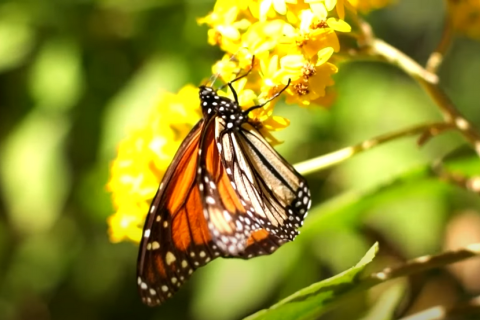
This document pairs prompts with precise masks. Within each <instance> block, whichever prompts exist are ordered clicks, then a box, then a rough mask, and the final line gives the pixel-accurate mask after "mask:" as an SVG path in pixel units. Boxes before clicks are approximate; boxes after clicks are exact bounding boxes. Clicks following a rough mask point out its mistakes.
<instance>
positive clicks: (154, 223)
mask: <svg viewBox="0 0 480 320" xmlns="http://www.w3.org/2000/svg"><path fill="white" fill-rule="evenodd" d="M229 86H230V88H231V89H232V87H231V85H230V84H229ZM232 91H233V89H232ZM233 93H234V97H235V100H232V99H229V98H226V97H222V96H219V95H218V94H217V93H216V91H215V90H214V89H213V88H211V87H207V86H201V87H200V90H199V95H200V101H201V107H202V113H203V119H202V120H200V121H199V123H197V125H196V126H195V127H194V128H193V129H192V130H191V132H190V133H189V134H188V136H187V137H186V138H185V140H184V141H183V143H182V145H181V146H180V148H179V150H178V151H177V154H176V155H175V157H174V160H173V162H172V164H171V165H170V166H169V168H168V169H167V172H166V173H165V176H164V178H163V180H162V183H161V184H160V187H159V189H158V191H157V194H156V195H155V197H154V199H153V201H152V204H151V207H150V211H149V213H148V216H147V219H146V222H145V227H144V233H143V238H142V241H141V243H140V252H139V258H138V259H139V260H138V270H137V273H138V278H137V281H138V287H139V292H140V295H141V297H142V300H143V302H144V303H146V304H147V305H151V306H154V305H158V304H161V303H162V302H164V301H165V300H166V299H167V298H169V297H170V296H171V295H172V294H173V293H175V292H176V291H177V290H178V288H179V287H180V286H181V284H182V283H183V282H185V280H186V279H187V278H188V277H189V276H190V275H191V274H192V273H193V271H194V270H195V269H197V268H198V267H200V266H203V265H205V264H206V263H208V262H210V261H211V260H213V259H215V258H217V257H239V258H244V259H249V258H252V257H254V256H258V255H264V254H270V253H272V252H274V251H275V250H276V249H277V248H278V247H280V246H281V245H282V244H283V243H285V242H287V241H291V240H293V239H294V238H295V236H296V235H297V234H298V231H297V228H298V227H300V226H301V225H302V223H303V219H304V218H305V216H306V213H307V210H308V209H309V207H310V202H311V201H310V191H309V189H308V186H307V184H306V181H305V179H304V178H303V177H302V176H301V175H300V174H298V173H297V172H296V171H295V169H294V168H293V167H292V166H291V165H290V164H288V163H287V162H286V161H285V160H284V159H283V158H282V157H281V156H280V155H279V154H278V153H277V152H276V151H275V150H274V149H273V148H272V147H271V146H270V145H269V144H268V142H267V141H266V140H265V138H264V137H263V136H262V135H261V133H260V132H259V131H258V130H257V128H256V126H255V125H254V124H253V122H252V121H251V120H249V118H248V112H249V111H251V110H252V109H254V108H257V107H260V106H255V107H252V108H250V109H249V110H246V111H244V110H242V108H241V107H240V106H239V105H238V102H237V101H238V99H237V96H236V93H235V92H234V91H233Z"/></svg>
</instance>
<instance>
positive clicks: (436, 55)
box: [426, 19, 453, 73]
mask: <svg viewBox="0 0 480 320" xmlns="http://www.w3.org/2000/svg"><path fill="white" fill-rule="evenodd" d="M452 38H453V30H452V25H451V22H450V19H446V22H445V25H444V27H443V32H442V38H441V39H440V42H439V43H438V46H437V48H436V49H435V51H434V52H432V54H431V55H430V57H429V58H428V61H427V66H426V69H427V71H429V72H431V73H437V71H438V68H439V67H440V65H441V64H442V62H443V58H444V57H445V53H446V52H447V51H448V49H449V48H450V45H451V43H452Z"/></svg>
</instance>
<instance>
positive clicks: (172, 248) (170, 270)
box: [137, 120, 219, 306]
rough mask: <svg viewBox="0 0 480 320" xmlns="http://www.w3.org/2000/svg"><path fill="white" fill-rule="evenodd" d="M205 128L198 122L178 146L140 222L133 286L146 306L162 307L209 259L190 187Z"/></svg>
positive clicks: (196, 200)
mask: <svg viewBox="0 0 480 320" xmlns="http://www.w3.org/2000/svg"><path fill="white" fill-rule="evenodd" d="M205 126H207V127H208V126H209V124H206V123H205V122H204V121H203V120H202V121H200V122H199V123H198V124H197V125H196V126H195V127H194V128H193V129H192V131H191V132H190V134H189V135H188V136H187V138H186V139H185V140H184V142H183V143H182V145H181V146H180V148H179V150H178V151H177V153H176V155H175V157H174V160H173V162H172V164H171V165H170V167H169V168H168V169H167V172H166V174H165V176H164V178H163V180H162V183H161V184H160V187H159V189H158V191H157V194H156V195H155V197H154V199H153V202H152V204H151V206H150V210H149V213H148V216H147V219H146V222H145V227H144V231H143V237H142V240H141V243H140V251H139V256H138V270H137V283H138V288H139V292H140V295H141V297H142V300H143V302H144V303H146V304H147V305H150V306H154V305H158V304H161V303H162V302H164V301H165V300H166V299H167V298H169V297H170V296H171V295H172V294H173V293H175V292H176V291H177V290H178V288H179V287H180V286H181V284H182V283H183V282H184V281H185V280H186V279H187V278H188V277H189V276H190V275H191V274H192V273H193V271H194V270H195V269H196V268H198V267H200V266H202V265H204V264H206V263H207V262H209V261H210V260H211V259H213V258H214V257H215V252H213V251H212V249H211V248H212V247H213V244H212V239H211V236H210V232H209V229H208V226H207V222H206V220H205V218H204V214H203V211H202V208H203V206H202V199H201V195H200V192H199V189H198V186H197V184H196V181H197V180H196V176H197V162H198V153H199V147H200V140H201V138H202V133H203V131H204V130H205ZM218 255H219V253H218V252H217V256H218Z"/></svg>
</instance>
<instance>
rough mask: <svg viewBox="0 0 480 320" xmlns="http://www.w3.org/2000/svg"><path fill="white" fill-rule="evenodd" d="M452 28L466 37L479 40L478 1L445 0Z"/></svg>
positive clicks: (479, 9) (479, 18) (479, 14)
mask: <svg viewBox="0 0 480 320" xmlns="http://www.w3.org/2000/svg"><path fill="white" fill-rule="evenodd" d="M447 7H448V14H449V17H450V21H451V24H452V28H453V29H454V30H455V31H457V32H458V33H461V34H464V35H466V36H467V37H470V38H474V39H480V1H479V0H447Z"/></svg>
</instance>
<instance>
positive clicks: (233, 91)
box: [218, 55, 255, 103]
mask: <svg viewBox="0 0 480 320" xmlns="http://www.w3.org/2000/svg"><path fill="white" fill-rule="evenodd" d="M254 63H255V55H253V56H252V62H251V64H250V69H248V71H247V72H245V73H244V74H242V75H241V76H238V77H236V78H235V79H233V80H232V81H230V82H228V83H226V84H224V85H223V86H221V87H220V88H218V90H222V89H223V88H225V87H226V86H228V87H229V88H230V90H232V93H233V96H234V97H236V95H237V94H236V92H235V90H233V87H232V83H234V82H237V81H238V80H240V79H242V78H245V77H246V76H248V75H249V74H250V72H252V70H253V65H254ZM235 102H237V103H238V101H237V99H235Z"/></svg>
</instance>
